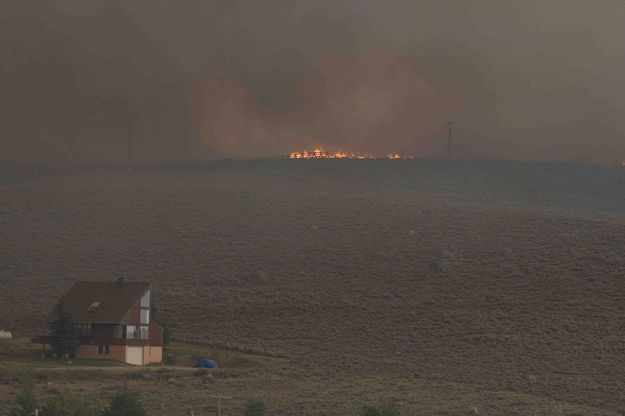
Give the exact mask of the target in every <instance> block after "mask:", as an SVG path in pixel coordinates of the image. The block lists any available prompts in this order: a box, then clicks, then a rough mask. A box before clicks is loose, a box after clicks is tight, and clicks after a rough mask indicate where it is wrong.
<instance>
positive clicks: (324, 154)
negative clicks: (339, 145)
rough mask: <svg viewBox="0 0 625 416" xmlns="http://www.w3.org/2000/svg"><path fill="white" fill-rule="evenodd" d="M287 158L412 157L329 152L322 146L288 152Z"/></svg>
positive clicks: (391, 154)
mask: <svg viewBox="0 0 625 416" xmlns="http://www.w3.org/2000/svg"><path fill="white" fill-rule="evenodd" d="M289 159H412V157H406V156H401V155H399V154H398V153H389V154H387V155H384V156H376V155H373V154H370V153H353V152H352V153H345V152H329V151H327V150H324V149H323V148H317V149H315V150H311V151H308V150H304V151H303V152H292V153H289Z"/></svg>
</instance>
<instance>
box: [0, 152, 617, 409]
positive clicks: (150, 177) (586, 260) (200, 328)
mask: <svg viewBox="0 0 625 416" xmlns="http://www.w3.org/2000/svg"><path fill="white" fill-rule="evenodd" d="M352 162H353V163H352ZM398 162H399V163H400V164H397V165H393V163H396V162H395V161H383V162H382V161H380V162H371V164H370V165H364V164H362V163H369V162H361V161H351V162H350V161H304V162H297V161H293V162H291V161H262V162H248V163H242V162H241V163H235V162H231V163H222V164H213V165H208V166H202V167H196V168H193V169H191V168H186V169H183V168H179V169H167V170H165V169H161V170H156V169H146V170H140V171H136V172H134V173H133V174H132V175H130V176H129V175H128V174H127V173H126V172H122V171H80V172H73V173H72V172H64V173H58V172H57V173H55V174H45V172H44V173H42V172H39V173H33V172H29V173H24V172H12V171H3V172H1V173H0V175H2V176H0V201H1V203H0V236H1V239H2V240H1V241H2V244H1V246H0V293H1V294H2V295H1V296H2V298H0V329H2V328H5V329H9V330H11V331H13V332H14V333H16V334H17V335H20V336H29V335H32V334H35V333H37V332H39V331H43V330H45V326H44V325H43V320H44V318H45V316H46V314H47V313H48V312H49V310H50V309H51V308H52V306H53V304H54V303H55V302H56V301H57V299H58V297H59V296H60V295H61V294H62V293H63V292H64V291H65V290H66V289H67V288H68V287H69V286H70V285H71V284H72V283H73V282H74V281H76V280H79V279H81V280H98V279H114V278H115V277H117V276H119V275H124V276H126V277H127V279H129V280H144V281H151V282H153V285H154V292H155V299H156V302H157V303H158V305H159V307H160V309H161V311H162V314H163V315H164V317H165V318H166V320H167V322H168V323H169V325H170V326H171V327H172V330H173V334H174V336H175V337H176V339H178V340H180V341H193V342H197V343H201V344H204V345H208V346H212V347H213V348H221V349H223V350H225V351H239V352H241V354H243V352H245V353H249V354H252V355H253V356H254V357H255V358H254V359H255V360H257V361H258V362H259V363H262V365H261V364H259V366H260V367H254V366H252V367H249V368H245V370H244V372H245V374H246V375H245V376H242V377H241V378H236V377H235V378H234V379H236V380H237V383H238V384H236V383H235V384H236V387H232V386H231V388H230V389H229V391H231V392H235V393H236V392H239V394H238V395H237V397H238V398H239V399H240V400H243V399H244V398H246V397H250V396H251V397H256V396H262V397H265V398H266V400H267V401H268V403H270V404H272V403H273V404H274V405H275V408H276V409H277V414H346V413H347V412H348V411H353V410H354V409H357V408H358V407H360V406H362V405H364V404H366V403H370V402H371V400H372V398H375V400H376V401H377V402H379V401H380V400H383V399H385V398H388V399H395V400H397V401H399V402H401V403H404V404H405V406H406V409H410V410H411V411H419V412H422V414H463V413H453V412H460V411H462V412H465V411H466V412H470V411H473V410H471V409H472V408H473V407H475V408H476V409H478V410H479V412H480V414H502V415H503V414H558V413H560V414H616V413H618V412H621V411H622V409H623V408H625V377H623V374H624V372H625V339H624V331H625V198H624V197H623V195H625V170H619V169H608V168H602V169H599V168H590V167H576V166H547V165H505V164H500V165H489V164H479V163H475V164H463V165H458V166H456V165H448V164H436V163H425V162H419V161H398ZM276 363H280V364H276ZM263 366H266V367H263ZM241 371H243V370H241ZM189 380H190V381H189V383H197V382H198V381H197V378H195V379H194V378H189ZM217 385H220V384H219V383H218V384H217ZM186 386H187V387H191V390H193V386H194V384H188V385H186ZM4 388H5V387H3V386H0V395H2V391H3V390H2V389H4ZM187 390H189V389H186V390H185V391H187ZM255 393H258V394H255ZM146 394H147V393H146ZM232 394H234V393H232ZM180 397H182V396H180ZM239 399H237V400H239ZM172 400H173V399H172ZM237 403H238V402H237ZM241 403H242V401H241ZM237 406H240V405H237ZM181 409H182V407H179V408H178V409H177V411H180V412H181V413H179V414H188V413H182V410H181ZM454 409H456V410H454ZM457 409H463V410H457ZM467 409H469V410H467ZM446 412H447V413H446ZM449 412H452V413H449ZM171 414H173V413H171ZM198 414H201V413H198ZM354 414H355V413H354ZM417 414H421V413H417ZM467 414H471V413H467Z"/></svg>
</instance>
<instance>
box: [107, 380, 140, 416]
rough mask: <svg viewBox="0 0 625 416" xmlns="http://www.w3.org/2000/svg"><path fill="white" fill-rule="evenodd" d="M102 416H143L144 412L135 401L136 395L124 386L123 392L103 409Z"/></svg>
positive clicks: (137, 401)
mask: <svg viewBox="0 0 625 416" xmlns="http://www.w3.org/2000/svg"><path fill="white" fill-rule="evenodd" d="M102 416H145V410H144V409H143V406H142V405H141V403H139V400H137V394H136V393H134V392H132V391H130V390H128V386H126V385H124V388H123V390H122V391H121V392H119V393H118V394H117V395H116V396H115V397H113V400H111V405H110V406H109V407H108V408H107V409H104V411H103V412H102Z"/></svg>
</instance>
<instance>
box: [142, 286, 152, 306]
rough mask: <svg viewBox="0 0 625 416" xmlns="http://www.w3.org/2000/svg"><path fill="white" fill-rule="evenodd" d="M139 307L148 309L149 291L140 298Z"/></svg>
mask: <svg viewBox="0 0 625 416" xmlns="http://www.w3.org/2000/svg"><path fill="white" fill-rule="evenodd" d="M141 307H142V308H149V307H150V291H149V290H148V291H147V292H146V294H145V295H143V297H142V298H141Z"/></svg>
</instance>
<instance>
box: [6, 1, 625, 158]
mask: <svg viewBox="0 0 625 416" xmlns="http://www.w3.org/2000/svg"><path fill="white" fill-rule="evenodd" d="M623 21H625V3H623V2H620V1H618V0H604V1H601V0H596V1H593V2H589V1H587V0H531V1H529V0H528V1H519V2H502V1H497V0H492V1H486V0H474V1H452V0H449V1H440V0H422V1H419V2H415V1H408V0H405V1H404V0H395V1H387V2H380V1H376V0H351V1H329V0H321V1H319V0H318V1H312V0H311V1H303V0H300V1H284V0H268V1H241V0H223V1H219V0H212V1H210V0H208V1H207V0H202V1H199V0H195V1H193V0H190V1H182V0H181V1H176V2H174V1H171V2H164V1H158V2H157V1H153V0H133V1H130V0H127V1H123V0H54V1H50V0H40V1H35V0H8V1H4V2H0V53H1V55H0V91H2V94H0V111H1V113H2V114H3V119H2V121H3V122H2V127H0V133H1V136H0V146H1V147H0V149H1V150H0V160H9V161H22V162H31V163H45V162H47V161H62V162H73V161H85V162H91V161H94V160H96V161H98V162H102V163H117V162H123V161H124V160H125V157H126V156H125V154H126V153H125V149H126V141H127V135H128V133H127V131H128V113H130V112H138V115H137V116H136V117H135V119H134V122H133V131H134V140H135V141H136V143H134V145H135V146H136V148H135V156H134V158H135V159H136V161H137V163H160V162H166V161H183V160H191V159H197V158H205V157H219V156H224V155H227V156H242V157H243V156H244V157H248V156H264V155H267V153H276V152H281V151H282V149H284V152H287V151H289V150H293V148H294V147H299V146H314V145H316V144H319V143H320V144H322V145H326V146H333V147H335V148H337V150H343V149H340V148H345V150H359V149H355V148H358V147H362V149H361V150H365V151H366V150H372V151H378V152H384V151H386V150H389V151H394V150H401V151H403V152H411V151H413V150H414V151H415V153H417V154H420V155H425V156H434V157H436V156H442V155H443V154H444V142H445V130H444V125H443V122H444V121H445V120H447V119H453V120H455V121H456V122H457V124H456V130H455V145H456V146H455V153H456V155H457V156H458V157H466V158H497V159H524V160H566V161H579V162H615V161H617V160H622V159H625V140H623V137H622V136H623V132H624V129H625V128H624V127H623V126H622V123H620V118H621V114H623V111H624V110H625V104H624V103H623V100H622V99H621V97H622V96H623V88H625V87H624V86H623V82H622V81H621V78H622V76H623V75H622V74H623V73H624V71H623V70H624V69H625V68H624V66H625V62H624V60H623V56H625V55H624V52H625V51H624V48H625V45H624V44H623V43H622V41H621V40H622V39H623V38H625V28H624V27H623V25H622V22H623ZM327 56H336V57H338V58H336V59H337V61H340V62H344V63H343V64H342V66H341V65H339V67H340V68H338V69H337V72H336V77H334V76H333V74H334V73H333V72H331V71H330V70H329V68H330V67H332V68H336V65H334V66H333V65H328V64H327ZM371 56H380V57H383V58H380V59H381V60H382V61H383V62H382V64H381V65H378V67H377V69H371V68H370V66H369V67H362V65H363V62H364V61H366V60H367V59H369V58H361V57H371ZM391 56H392V58H389V57H391ZM345 57H357V58H354V59H353V60H352V61H349V59H347V60H346V58H345ZM384 60H387V61H384ZM349 62H352V64H350V63H349ZM384 62H386V64H385V63H384ZM398 62H399V63H398ZM397 65H399V68H404V69H406V68H410V69H409V70H408V69H406V70H402V71H403V72H401V71H400V72H401V73H402V74H403V75H402V76H399V77H396V79H399V80H402V79H403V80H405V82H406V83H407V85H408V86H412V89H411V88H410V87H409V88H408V90H409V93H408V94H405V95H402V96H401V97H400V98H396V97H397V96H398V95H399V92H398V91H399V90H401V89H400V88H399V87H398V86H397V85H396V84H395V83H393V82H392V81H388V80H386V78H385V80H384V81H382V78H381V77H382V74H391V75H388V76H390V77H392V76H393V75H392V74H396V73H397V68H398V66H397ZM359 68H360V69H359ZM393 68H395V69H393ZM361 69H362V70H364V71H365V72H364V73H363V71H362V70H361ZM367 71H368V72H367ZM394 71H395V72H394ZM318 73H322V74H323V77H322V78H321V79H322V81H323V82H322V83H321V84H319V85H327V86H329V87H331V88H333V89H334V90H340V89H341V87H340V86H341V85H343V84H345V83H346V82H347V80H348V79H351V78H354V79H356V80H358V81H359V82H360V85H358V86H356V85H351V86H349V88H347V89H346V90H345V91H343V92H342V93H340V94H339V93H337V92H336V91H330V92H327V93H325V95H324V94H321V93H318V92H315V94H316V95H315V94H311V93H310V92H311V90H310V89H309V90H307V89H306V88H307V86H310V85H311V83H313V84H314V82H313V81H311V80H313V79H315V74H318ZM350 74H360V75H358V76H356V77H351V76H350ZM402 77H403V78H402ZM317 79H318V78H317ZM216 83H217V84H216ZM215 85H218V87H217V88H219V93H218V94H214V97H211V96H210V94H208V93H207V92H210V91H211V90H210V88H208V87H206V86H215ZM198 86H204V87H198ZM417 86H419V87H417ZM198 88H199V89H200V92H202V91H204V92H203V93H201V94H200V95H202V94H203V95H202V97H203V98H202V104H201V105H200V106H199V107H200V109H199V110H198V108H197V100H196V99H197V95H198V94H199V93H198ZM211 88H212V87H211ZM226 90H227V91H231V92H232V93H234V94H235V95H234V96H230V95H228V94H229V93H226V92H225V91H226ZM303 91H308V92H309V93H308V94H305V93H303ZM418 91H424V95H420V94H419V93H418ZM194 97H195V98H194ZM233 97H234V98H233ZM389 97H391V98H389ZM427 97H430V98H427ZM194 100H195V101H194ZM233 100H234V102H235V104H234V105H232V102H233ZM237 100H241V101H237ZM336 100H343V101H344V102H345V106H342V107H340V111H339V112H336V111H331V110H330V109H329V108H331V107H332V106H329V105H328V103H330V102H332V103H335V102H336ZM384 100H387V101H388V100H390V101H389V102H392V103H393V105H382V104H380V103H384V102H385V101H384ZM315 103H317V104H318V107H315ZM363 103H368V104H366V105H365V104H363ZM228 105H230V107H229V110H228V111H230V113H229V117H231V118H227V117H222V118H220V117H217V116H216V114H217V113H218V112H216V111H212V110H210V109H211V108H213V109H223V108H225V107H227V106H228ZM207 108H208V109H209V111H208V112H206V109H207ZM350 108H351V109H354V111H352V112H350ZM376 109H377V110H376ZM237 111H239V113H237ZM317 111H318V112H320V114H319V117H318V119H315V120H312V121H311V117H310V114H314V113H315V112H317ZM363 114H366V115H368V118H367V119H366V120H362V115H363ZM395 115H397V116H395ZM198 120H199V121H198ZM230 120H233V122H230ZM343 120H344V122H342V121H343ZM358 120H362V121H363V123H362V124H359V123H358ZM411 121H412V122H411ZM198 123H199V125H201V126H202V127H201V128H198ZM233 123H238V124H237V125H232V124H233ZM241 123H244V124H245V126H243V127H242V126H241ZM367 123H368V124H367ZM212 126H216V127H215V128H213V127H212ZM365 130H366V131H365ZM224 132H225V133H224ZM232 132H235V133H232ZM363 135H364V136H366V137H364V136H363ZM226 136H227V137H226ZM361 137H362V139H361ZM388 143H390V144H392V146H391V145H388V146H387V144H388ZM390 147H392V149H391V148H390ZM415 149H416V150H415Z"/></svg>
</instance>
